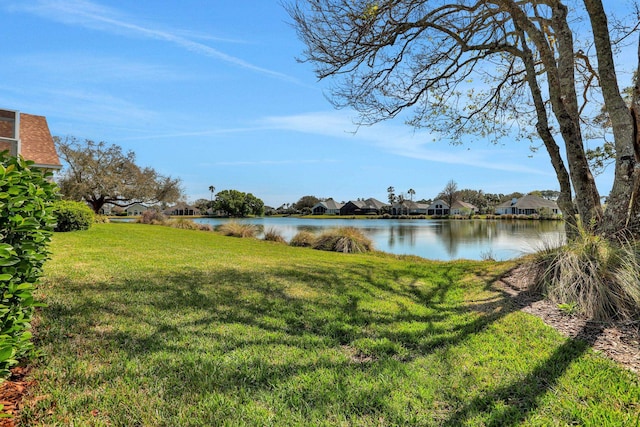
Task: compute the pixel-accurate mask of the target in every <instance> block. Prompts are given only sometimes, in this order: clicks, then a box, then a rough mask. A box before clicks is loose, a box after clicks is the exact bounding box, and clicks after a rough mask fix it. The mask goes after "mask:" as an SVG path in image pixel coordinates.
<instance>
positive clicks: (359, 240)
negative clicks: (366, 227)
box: [313, 227, 373, 253]
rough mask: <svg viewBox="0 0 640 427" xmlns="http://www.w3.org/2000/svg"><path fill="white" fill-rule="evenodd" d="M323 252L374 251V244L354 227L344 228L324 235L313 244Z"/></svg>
mask: <svg viewBox="0 0 640 427" xmlns="http://www.w3.org/2000/svg"><path fill="white" fill-rule="evenodd" d="M313 248H314V249H320V250H323V251H333V252H344V253H360V252H370V251H372V250H373V242H372V241H371V239H369V238H368V237H367V236H365V235H364V234H363V233H362V232H361V231H360V230H358V229H357V228H354V227H342V228H338V229H335V230H331V231H327V232H325V233H322V234H321V235H320V236H319V237H318V238H317V239H316V241H315V242H314V244H313Z"/></svg>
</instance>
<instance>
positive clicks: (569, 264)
mask: <svg viewBox="0 0 640 427" xmlns="http://www.w3.org/2000/svg"><path fill="white" fill-rule="evenodd" d="M639 250H640V247H639V246H638V243H636V242H634V243H631V242H612V241H610V240H607V239H604V238H603V237H601V236H597V235H594V234H592V233H589V232H588V231H586V230H584V229H580V230H579V232H578V233H577V236H576V238H575V239H573V240H571V241H570V242H569V243H567V244H566V245H564V246H561V247H557V248H552V247H548V248H546V249H543V250H542V251H540V252H538V253H537V254H536V255H535V257H534V261H533V263H532V264H531V266H532V270H533V271H532V272H533V277H534V280H533V284H532V287H533V290H534V291H536V292H541V293H543V294H545V295H547V297H548V298H549V299H550V300H551V301H553V302H555V303H557V304H559V305H565V304H569V305H572V306H575V307H576V308H577V310H578V311H579V312H580V313H581V314H583V315H585V316H587V317H588V318H590V319H594V320H624V321H629V320H637V319H640V251H639Z"/></svg>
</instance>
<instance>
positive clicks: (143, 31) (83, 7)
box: [8, 0, 299, 83]
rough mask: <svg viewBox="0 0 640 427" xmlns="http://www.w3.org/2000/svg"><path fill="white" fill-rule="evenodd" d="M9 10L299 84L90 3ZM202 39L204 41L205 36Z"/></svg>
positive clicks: (44, 2) (19, 5) (42, 2)
mask: <svg viewBox="0 0 640 427" xmlns="http://www.w3.org/2000/svg"><path fill="white" fill-rule="evenodd" d="M8 8H9V9H10V10H12V11H19V12H27V13H31V14H35V15H38V16H41V17H43V18H46V19H51V20H55V21H58V22H62V23H64V24H67V25H76V26H83V27H85V28H90V29H94V30H99V31H105V32H110V33H116V34H124V35H128V36H135V37H143V38H148V39H154V40H161V41H165V42H168V43H171V44H174V45H176V46H178V47H180V48H183V49H186V50H188V51H191V52H194V53H197V54H200V55H205V56H208V57H211V58H215V59H218V60H220V61H223V62H226V63H228V64H231V65H234V66H236V67H240V68H244V69H247V70H251V71H254V72H258V73H261V74H264V75H267V76H270V77H274V78H278V79H281V80H286V81H290V82H293V83H299V82H298V80H297V79H296V78H294V77H292V76H289V75H286V74H284V73H280V72H278V71H274V70H270V69H267V68H263V67H260V66H257V65H254V64H252V63H250V62H248V61H245V60H243V59H241V58H238V57H236V56H232V55H229V54H226V53H224V52H222V51H220V50H217V49H215V48H212V47H211V46H208V45H206V44H204V43H200V42H197V41H194V40H192V39H190V38H188V37H186V36H185V35H183V34H185V33H184V32H181V31H176V30H167V29H156V28H152V26H150V25H148V26H144V25H141V24H137V23H135V22H134V20H133V19H131V18H128V17H125V16H124V15H122V14H121V13H119V12H118V11H116V10H115V9H112V8H108V7H105V6H102V5H100V4H98V3H94V2H90V1H86V0H37V1H35V2H23V1H20V2H10V3H9V7H8ZM198 38H200V39H202V37H201V36H199V37H198Z"/></svg>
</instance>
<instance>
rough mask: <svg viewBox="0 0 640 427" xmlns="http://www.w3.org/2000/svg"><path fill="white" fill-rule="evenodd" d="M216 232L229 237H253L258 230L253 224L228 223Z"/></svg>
mask: <svg viewBox="0 0 640 427" xmlns="http://www.w3.org/2000/svg"><path fill="white" fill-rule="evenodd" d="M218 232H219V233H222V234H223V235H225V236H231V237H255V236H256V233H257V232H258V229H257V227H256V226H255V225H253V224H241V223H239V222H236V221H229V222H227V223H224V224H222V225H221V226H220V227H218Z"/></svg>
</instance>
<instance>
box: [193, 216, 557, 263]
mask: <svg viewBox="0 0 640 427" xmlns="http://www.w3.org/2000/svg"><path fill="white" fill-rule="evenodd" d="M197 221H199V222H206V223H210V224H212V225H214V226H217V225H220V224H221V223H223V222H224V221H227V220H221V219H211V218H202V219H198V220H197ZM240 221H242V222H248V223H253V224H255V225H258V226H260V230H261V231H264V230H267V229H274V230H276V231H278V232H279V233H280V234H282V236H283V237H284V238H285V239H286V240H290V239H291V238H292V237H293V236H294V235H295V234H297V233H298V232H299V231H302V230H306V231H311V232H313V233H316V234H319V233H321V232H322V231H323V230H327V229H331V228H336V227H344V226H350V227H356V228H359V229H361V230H362V231H363V232H364V233H365V234H366V235H367V236H369V238H371V239H372V240H373V241H374V243H375V247H376V249H378V250H381V251H384V252H390V253H394V254H406V255H418V256H421V257H424V258H429V259H438V260H451V259H458V258H466V259H482V258H484V257H486V256H489V255H490V256H492V257H494V258H496V259H509V258H514V257H518V256H520V255H522V254H523V253H526V252H531V251H533V250H536V249H539V248H541V247H542V246H543V245H544V244H549V243H551V244H558V243H559V242H561V241H562V240H563V239H564V231H563V229H564V228H563V224H562V222H560V221H523V220H373V219H368V220H367V219H356V220H345V219H336V220H332V219H313V218H252V219H243V220H240Z"/></svg>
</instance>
